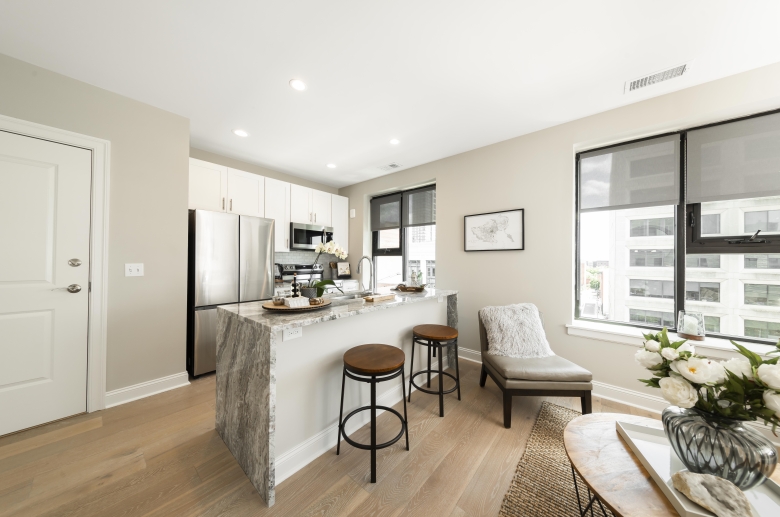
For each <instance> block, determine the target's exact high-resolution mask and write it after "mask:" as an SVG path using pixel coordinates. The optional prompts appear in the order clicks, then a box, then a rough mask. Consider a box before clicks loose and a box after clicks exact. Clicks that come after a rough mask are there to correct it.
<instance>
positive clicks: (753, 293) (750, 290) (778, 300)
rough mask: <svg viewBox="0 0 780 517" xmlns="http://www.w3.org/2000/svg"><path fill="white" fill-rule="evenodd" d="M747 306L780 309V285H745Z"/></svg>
mask: <svg viewBox="0 0 780 517" xmlns="http://www.w3.org/2000/svg"><path fill="white" fill-rule="evenodd" d="M745 304H746V305H769V306H773V307H780V285H766V284H745Z"/></svg>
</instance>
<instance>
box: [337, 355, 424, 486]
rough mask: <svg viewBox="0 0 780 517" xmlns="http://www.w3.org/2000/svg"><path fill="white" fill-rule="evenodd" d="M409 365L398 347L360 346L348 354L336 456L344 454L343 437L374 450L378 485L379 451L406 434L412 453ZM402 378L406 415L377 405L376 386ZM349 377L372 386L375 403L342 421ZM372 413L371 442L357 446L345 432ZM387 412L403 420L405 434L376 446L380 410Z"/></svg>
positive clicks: (374, 468) (360, 446)
mask: <svg viewBox="0 0 780 517" xmlns="http://www.w3.org/2000/svg"><path fill="white" fill-rule="evenodd" d="M405 362H406V356H405V355H404V353H403V351H402V350H401V349H400V348H396V347H394V346H390V345H360V346H356V347H354V348H350V349H349V350H347V352H346V353H345V354H344V373H343V374H342V376H341V408H340V409H339V439H338V445H336V454H339V452H340V451H341V437H342V436H343V437H344V440H346V442H347V443H348V444H350V445H352V446H353V447H357V448H358V449H363V450H368V451H371V482H372V483H376V451H377V450H379V449H384V448H385V447H390V446H391V445H393V444H394V443H395V442H397V441H398V440H400V439H401V437H402V436H403V435H404V434H406V450H407V451H408V450H409V426H408V421H407V419H406V381H405V380H404V363H405ZM398 376H400V377H401V392H402V393H403V399H404V414H403V416H401V413H399V412H398V411H396V410H395V409H393V408H391V407H387V406H377V405H376V384H377V383H378V382H383V381H389V380H391V379H395V378H396V377H398ZM347 377H349V378H350V379H354V380H356V381H358V382H366V383H368V384H370V385H371V404H370V405H368V406H362V407H359V408H357V409H356V410H354V411H352V412H351V413H350V414H348V415H347V418H344V419H342V415H343V414H344V385H345V383H346V380H347ZM367 409H368V410H371V443H370V444H364V443H357V442H355V441H354V440H352V439H351V438H350V437H349V436H347V433H346V432H345V431H344V427H345V426H346V425H347V420H349V419H350V418H351V417H352V416H353V415H356V414H357V413H360V412H361V411H365V410H367ZM377 409H384V410H385V411H389V412H391V413H393V414H394V415H395V416H397V417H398V419H399V420H401V431H400V432H399V433H398V436H396V437H395V438H393V439H391V440H389V441H387V442H385V443H380V444H377V443H376V410H377Z"/></svg>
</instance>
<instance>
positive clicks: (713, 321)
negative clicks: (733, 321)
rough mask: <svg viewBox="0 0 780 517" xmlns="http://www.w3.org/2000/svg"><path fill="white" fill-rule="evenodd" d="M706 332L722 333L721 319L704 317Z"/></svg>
mask: <svg viewBox="0 0 780 517" xmlns="http://www.w3.org/2000/svg"><path fill="white" fill-rule="evenodd" d="M704 330H705V331H706V332H717V333H720V317H719V316H704Z"/></svg>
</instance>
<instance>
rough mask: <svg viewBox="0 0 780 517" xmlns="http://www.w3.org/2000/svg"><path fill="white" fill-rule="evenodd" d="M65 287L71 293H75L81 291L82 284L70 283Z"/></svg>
mask: <svg viewBox="0 0 780 517" xmlns="http://www.w3.org/2000/svg"><path fill="white" fill-rule="evenodd" d="M65 289H67V290H68V292H69V293H73V294H75V293H78V292H80V291H81V286H80V285H79V284H70V285H69V286H68V287H66V288H65Z"/></svg>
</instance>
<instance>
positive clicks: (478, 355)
mask: <svg viewBox="0 0 780 517" xmlns="http://www.w3.org/2000/svg"><path fill="white" fill-rule="evenodd" d="M458 358H459V359H465V360H466V361H472V362H475V363H479V364H482V352H477V351H476V350H471V349H470V348H458Z"/></svg>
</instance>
